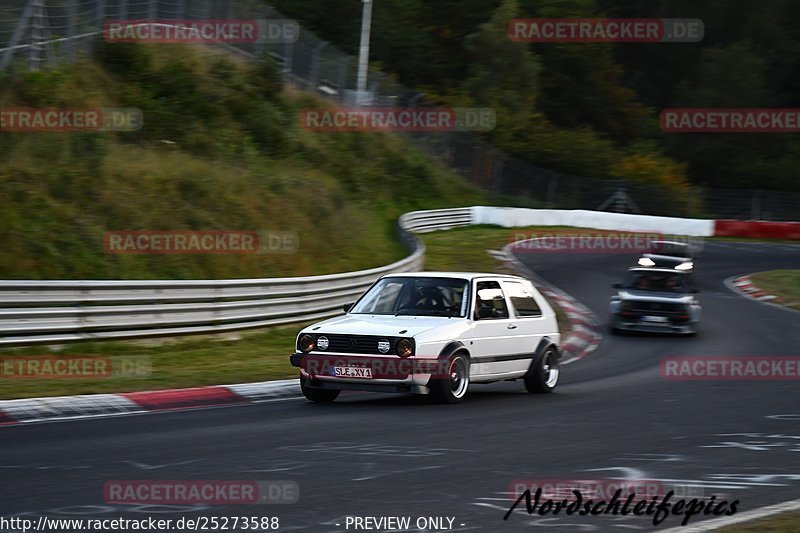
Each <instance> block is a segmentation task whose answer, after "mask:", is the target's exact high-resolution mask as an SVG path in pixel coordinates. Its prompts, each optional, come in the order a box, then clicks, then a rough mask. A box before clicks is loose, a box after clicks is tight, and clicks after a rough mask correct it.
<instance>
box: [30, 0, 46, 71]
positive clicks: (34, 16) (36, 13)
mask: <svg viewBox="0 0 800 533" xmlns="http://www.w3.org/2000/svg"><path fill="white" fill-rule="evenodd" d="M45 28H47V16H46V13H45V9H44V5H42V2H41V0H34V2H33V12H32V13H31V45H30V49H29V52H28V69H29V70H31V71H38V70H39V62H40V61H42V57H41V55H40V54H41V53H42V52H44V56H45V60H46V59H47V58H48V56H49V53H48V51H49V48H50V44H49V43H48V42H47V37H48V33H49V32H48V31H45Z"/></svg>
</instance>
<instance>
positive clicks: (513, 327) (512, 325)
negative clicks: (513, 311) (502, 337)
mask: <svg viewBox="0 0 800 533" xmlns="http://www.w3.org/2000/svg"><path fill="white" fill-rule="evenodd" d="M506 327H507V328H508V329H517V326H515V325H514V324H509V325H508V326H506Z"/></svg>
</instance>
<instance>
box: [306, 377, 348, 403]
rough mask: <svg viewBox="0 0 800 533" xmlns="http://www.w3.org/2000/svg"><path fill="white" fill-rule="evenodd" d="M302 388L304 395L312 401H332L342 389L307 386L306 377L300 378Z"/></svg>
mask: <svg viewBox="0 0 800 533" xmlns="http://www.w3.org/2000/svg"><path fill="white" fill-rule="evenodd" d="M300 390H301V391H303V396H305V397H306V399H308V400H311V401H312V402H317V403H331V402H332V401H334V400H335V399H336V398H337V397H338V396H339V393H340V392H341V391H338V390H330V389H315V388H313V387H307V386H306V378H302V377H301V378H300Z"/></svg>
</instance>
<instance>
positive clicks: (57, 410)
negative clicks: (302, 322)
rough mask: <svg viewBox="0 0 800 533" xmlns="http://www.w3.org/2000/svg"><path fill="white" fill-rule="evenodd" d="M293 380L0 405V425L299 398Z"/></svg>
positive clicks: (3, 402)
mask: <svg viewBox="0 0 800 533" xmlns="http://www.w3.org/2000/svg"><path fill="white" fill-rule="evenodd" d="M300 397H301V394H300V387H299V386H298V384H297V380H296V379H286V380H280V381H262V382H259V383H242V384H237V385H214V386H210V387H193V388H188V389H172V390H157V391H144V392H126V393H120V394H87V395H82V396H57V397H52V398H26V399H21V400H1V401H0V425H7V424H20V423H27V422H43V421H48V420H65V419H75V418H92V417H101V416H109V415H125V414H136V413H147V412H153V411H169V410H178V409H189V408H196V407H214V406H220V405H231V404H254V403H261V402H267V401H276V400H288V399H293V398H300Z"/></svg>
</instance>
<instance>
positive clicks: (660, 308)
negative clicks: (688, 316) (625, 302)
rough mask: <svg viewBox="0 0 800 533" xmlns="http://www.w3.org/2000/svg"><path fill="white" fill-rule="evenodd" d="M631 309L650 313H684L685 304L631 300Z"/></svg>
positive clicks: (635, 311)
mask: <svg viewBox="0 0 800 533" xmlns="http://www.w3.org/2000/svg"><path fill="white" fill-rule="evenodd" d="M631 311H633V312H634V313H651V314H658V315H672V314H685V313H686V306H685V305H684V304H676V303H660V302H633V304H632V307H631Z"/></svg>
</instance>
